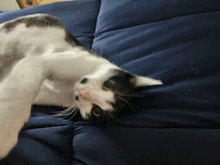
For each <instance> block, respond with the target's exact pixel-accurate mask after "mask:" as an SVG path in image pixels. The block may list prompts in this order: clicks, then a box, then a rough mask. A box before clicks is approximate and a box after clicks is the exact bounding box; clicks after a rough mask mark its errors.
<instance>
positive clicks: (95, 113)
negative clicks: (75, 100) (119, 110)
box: [91, 105, 103, 117]
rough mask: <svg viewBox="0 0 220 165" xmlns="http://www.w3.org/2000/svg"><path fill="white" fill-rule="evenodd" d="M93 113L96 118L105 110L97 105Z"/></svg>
mask: <svg viewBox="0 0 220 165" xmlns="http://www.w3.org/2000/svg"><path fill="white" fill-rule="evenodd" d="M91 113H92V114H93V115H94V116H96V117H99V116H100V115H101V114H102V113H103V110H102V109H101V108H100V107H99V106H97V105H95V106H93V108H92V110H91Z"/></svg>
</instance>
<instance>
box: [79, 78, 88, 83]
mask: <svg viewBox="0 0 220 165" xmlns="http://www.w3.org/2000/svg"><path fill="white" fill-rule="evenodd" d="M88 80H89V79H88V78H83V79H82V80H81V81H80V83H81V84H85V83H86V82H87V81H88Z"/></svg>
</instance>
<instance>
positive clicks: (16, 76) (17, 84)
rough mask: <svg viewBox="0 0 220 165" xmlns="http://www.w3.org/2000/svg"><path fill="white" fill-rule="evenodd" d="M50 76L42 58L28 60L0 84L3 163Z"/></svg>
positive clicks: (17, 66)
mask: <svg viewBox="0 0 220 165" xmlns="http://www.w3.org/2000/svg"><path fill="white" fill-rule="evenodd" d="M46 77H47V72H46V69H45V68H44V66H43V65H42V62H41V60H40V58H34V57H31V58H25V59H23V60H21V61H20V62H19V63H18V64H17V65H16V66H15V67H14V69H13V70H12V72H11V74H10V75H9V76H8V77H7V78H6V79H5V80H4V81H3V82H2V83H1V84H0V159H2V158H4V157H5V156H6V155H7V154H8V153H9V152H10V150H11V149H12V148H13V147H14V146H15V144H16V143H17V139H18V134H19V131H20V130H21V128H22V127H23V125H24V123H25V122H26V121H27V120H28V118H29V116H30V109H31V105H32V103H33V101H34V99H35V97H36V95H37V93H38V92H39V89H40V86H41V84H42V82H43V80H44V79H45V78H46Z"/></svg>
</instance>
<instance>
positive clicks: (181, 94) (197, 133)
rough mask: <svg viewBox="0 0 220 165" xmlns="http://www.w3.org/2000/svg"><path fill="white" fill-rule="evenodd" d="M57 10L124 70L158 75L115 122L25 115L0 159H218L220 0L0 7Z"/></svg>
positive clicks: (192, 163) (78, 162)
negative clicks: (100, 123) (26, 118)
mask: <svg viewBox="0 0 220 165" xmlns="http://www.w3.org/2000/svg"><path fill="white" fill-rule="evenodd" d="M33 13H48V14H51V15H54V16H56V17H58V18H59V19H60V20H61V21H62V22H63V23H64V24H65V25H66V26H67V28H68V29H69V30H70V31H71V32H72V33H73V35H74V36H75V37H76V38H77V39H78V40H79V41H80V42H82V43H83V44H84V45H85V46H87V47H89V48H90V49H92V50H93V51H95V52H97V53H99V54H101V55H102V56H103V57H105V58H107V59H109V60H110V61H111V62H113V63H115V64H117V65H119V66H120V67H121V68H123V69H126V70H128V71H130V72H131V73H133V74H137V75H142V76H149V77H152V78H155V79H161V80H162V81H163V83H164V85H163V86H157V87H152V88H149V90H147V91H145V92H143V93H141V94H140V95H139V96H138V97H136V98H133V99H132V100H131V104H132V105H134V106H135V107H137V109H138V110H137V111H134V110H133V109H131V108H130V107H129V106H126V107H125V108H124V112H123V115H122V116H121V117H120V118H119V119H118V122H117V123H112V124H110V125H109V126H108V127H97V126H95V125H92V124H91V123H89V122H88V121H83V120H81V118H80V116H79V115H78V116H76V117H75V118H74V119H73V120H71V121H70V120H67V119H60V118H56V117H53V116H51V115H50V112H51V111H55V110H60V108H58V107H43V106H33V108H32V115H31V118H30V119H29V121H28V122H27V123H26V124H25V126H24V128H23V130H22V131H21V133H20V134H19V141H18V144H17V146H16V147H15V148H14V149H13V150H12V152H11V153H10V154H9V155H8V157H6V158H5V159H3V160H2V161H0V164H1V165H2V164H3V165H71V164H74V165H146V164H150V165H172V164H173V165H188V164H189V165H203V164H204V165H219V164H220V1H219V0H194V1H192V0H73V1H70V2H58V3H53V4H48V5H43V6H39V7H34V8H29V9H24V10H19V11H14V12H5V13H1V14H0V23H2V22H4V21H8V20H10V19H14V18H17V17H19V16H23V15H27V14H33Z"/></svg>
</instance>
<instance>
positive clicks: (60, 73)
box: [42, 47, 116, 80]
mask: <svg viewBox="0 0 220 165" xmlns="http://www.w3.org/2000/svg"><path fill="white" fill-rule="evenodd" d="M42 58H44V61H45V62H46V64H45V65H47V66H48V68H49V71H50V73H51V76H52V78H53V79H70V80H71V79H72V80H78V79H79V78H81V77H82V76H85V75H88V74H90V73H92V72H94V71H95V70H96V69H97V68H99V67H100V66H101V65H112V66H114V67H116V66H115V65H113V64H112V63H110V62H109V61H108V60H106V59H104V58H102V57H100V56H96V55H93V54H91V53H90V52H88V51H87V50H85V49H83V48H82V47H73V48H72V49H70V50H68V51H64V52H58V53H56V52H55V53H53V54H52V55H51V54H45V55H43V56H42ZM54 66H55V67H54Z"/></svg>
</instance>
